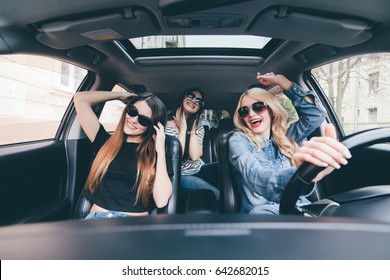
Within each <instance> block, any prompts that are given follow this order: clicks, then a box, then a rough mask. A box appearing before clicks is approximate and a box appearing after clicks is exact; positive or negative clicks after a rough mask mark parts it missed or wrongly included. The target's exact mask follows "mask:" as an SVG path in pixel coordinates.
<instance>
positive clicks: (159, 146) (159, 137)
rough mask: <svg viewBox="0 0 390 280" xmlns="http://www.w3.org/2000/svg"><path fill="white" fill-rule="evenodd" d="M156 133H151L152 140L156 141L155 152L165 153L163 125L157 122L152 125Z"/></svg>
mask: <svg viewBox="0 0 390 280" xmlns="http://www.w3.org/2000/svg"><path fill="white" fill-rule="evenodd" d="M153 127H154V130H155V131H156V133H155V134H154V135H153V139H154V142H155V143H156V152H157V153H158V154H160V153H165V130H164V126H163V125H162V124H161V123H160V122H159V123H158V124H157V126H156V125H154V126H153Z"/></svg>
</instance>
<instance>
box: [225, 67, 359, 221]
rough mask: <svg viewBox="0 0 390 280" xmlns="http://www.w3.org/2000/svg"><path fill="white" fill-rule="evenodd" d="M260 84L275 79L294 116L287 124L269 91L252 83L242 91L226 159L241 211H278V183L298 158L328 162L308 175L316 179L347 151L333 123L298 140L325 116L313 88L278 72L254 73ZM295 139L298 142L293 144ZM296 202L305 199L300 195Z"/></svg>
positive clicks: (292, 169)
mask: <svg viewBox="0 0 390 280" xmlns="http://www.w3.org/2000/svg"><path fill="white" fill-rule="evenodd" d="M257 80H258V81H259V82H260V83H261V84H263V85H265V86H271V85H276V86H279V87H281V88H282V89H283V91H284V94H285V95H286V96H287V97H288V98H289V99H290V100H291V101H292V104H293V105H294V107H295V109H296V111H297V113H298V116H299V120H298V121H296V122H295V123H292V124H291V125H290V126H288V124H287V119H288V113H287V111H286V110H285V109H284V108H283V107H282V105H281V104H280V101H279V100H278V99H277V98H276V97H275V96H274V95H273V94H272V93H270V92H268V91H266V90H264V89H261V88H252V89H249V90H247V91H246V92H244V93H243V94H242V95H241V97H240V100H239V102H238V106H237V109H236V111H235V114H234V125H235V126H236V128H237V130H238V131H236V132H234V134H233V135H232V136H231V137H230V139H229V151H230V152H229V153H230V154H229V160H230V162H231V164H232V165H233V167H234V168H233V169H234V173H235V178H236V182H237V184H238V185H239V186H241V187H242V188H241V189H240V192H241V197H242V203H241V212H243V213H262V214H275V215H277V214H279V202H280V198H281V195H282V193H283V190H284V188H285V187H286V185H287V183H288V182H289V180H290V178H291V177H292V176H293V174H294V173H295V171H296V169H297V167H299V166H300V165H301V164H302V162H303V161H308V162H311V163H313V164H315V165H319V166H328V168H326V169H325V170H324V171H322V172H321V173H320V174H319V175H318V176H317V177H316V178H315V179H314V180H313V181H318V180H320V179H321V178H323V177H324V176H326V175H327V174H329V173H330V172H331V171H332V170H333V169H334V168H340V164H347V160H346V158H349V157H350V156H351V155H350V153H349V151H348V149H347V148H346V147H345V146H343V145H342V144H341V143H339V142H338V141H337V140H336V135H335V134H336V133H335V130H334V127H333V126H331V127H327V128H326V129H325V137H313V138H312V139H311V140H310V141H304V142H303V143H302V141H303V140H305V139H306V137H308V136H309V135H310V133H312V132H313V131H314V130H315V129H316V128H317V127H319V126H320V125H321V123H322V122H323V120H324V118H325V115H326V114H325V112H324V111H323V110H322V109H320V107H319V106H318V105H319V103H318V100H316V98H317V97H316V96H315V95H314V93H313V92H305V91H304V90H303V89H302V88H301V87H299V86H298V85H297V84H295V83H292V82H291V81H290V80H288V79H287V78H286V77H284V76H283V75H275V74H274V73H267V74H265V75H260V73H258V74H257ZM298 145H302V146H301V147H298ZM298 203H301V204H304V203H309V201H308V200H307V199H305V198H304V197H301V198H300V201H299V202H298Z"/></svg>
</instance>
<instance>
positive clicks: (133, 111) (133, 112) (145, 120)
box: [126, 104, 152, 127]
mask: <svg viewBox="0 0 390 280" xmlns="http://www.w3.org/2000/svg"><path fill="white" fill-rule="evenodd" d="M126 113H127V114H128V115H129V116H130V117H136V116H138V122H139V124H140V125H142V126H145V127H148V126H150V125H151V124H152V119H151V118H149V117H147V116H144V115H140V114H139V113H138V109H137V107H135V106H134V104H129V105H127V107H126Z"/></svg>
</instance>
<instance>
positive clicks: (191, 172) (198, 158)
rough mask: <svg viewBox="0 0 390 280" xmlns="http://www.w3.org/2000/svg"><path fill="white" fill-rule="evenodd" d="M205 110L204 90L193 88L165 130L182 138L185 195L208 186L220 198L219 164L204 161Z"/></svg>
mask: <svg viewBox="0 0 390 280" xmlns="http://www.w3.org/2000/svg"><path fill="white" fill-rule="evenodd" d="M203 110H204V92H203V91H202V90H201V89H199V88H189V89H187V90H185V91H184V92H183V93H182V94H181V95H180V96H179V98H178V101H177V104H176V110H175V111H174V115H173V116H171V117H170V118H169V120H168V122H167V126H166V131H165V133H166V134H167V135H170V136H174V137H176V138H177V139H179V141H180V143H181V147H182V152H183V159H182V165H181V184H180V189H179V193H180V195H181V200H182V198H183V197H182V196H183V195H184V194H186V193H187V192H189V191H193V190H197V189H207V190H210V191H212V192H213V193H214V195H215V198H216V199H217V200H219V198H220V191H219V188H218V187H217V184H218V180H219V178H218V176H217V174H218V165H217V163H205V162H204V161H203V160H202V154H203V138H204V135H205V129H204V127H203V125H202V123H201V121H200V117H201V115H202V113H203Z"/></svg>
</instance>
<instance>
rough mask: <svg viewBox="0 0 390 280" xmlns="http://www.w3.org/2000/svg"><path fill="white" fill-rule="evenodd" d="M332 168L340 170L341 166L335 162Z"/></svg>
mask: <svg viewBox="0 0 390 280" xmlns="http://www.w3.org/2000/svg"><path fill="white" fill-rule="evenodd" d="M333 166H334V168H336V169H340V168H341V165H340V164H338V163H337V162H336V163H335V164H334V165H333Z"/></svg>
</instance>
